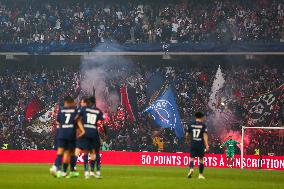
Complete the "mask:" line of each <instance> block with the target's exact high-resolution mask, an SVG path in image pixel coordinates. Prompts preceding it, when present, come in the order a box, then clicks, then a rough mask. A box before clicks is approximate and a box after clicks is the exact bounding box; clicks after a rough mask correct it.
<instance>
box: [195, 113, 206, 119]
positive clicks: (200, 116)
mask: <svg viewBox="0 0 284 189" xmlns="http://www.w3.org/2000/svg"><path fill="white" fill-rule="evenodd" d="M195 117H196V118H203V117H204V113H203V112H196V113H195Z"/></svg>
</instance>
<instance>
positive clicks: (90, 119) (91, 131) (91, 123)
mask: <svg viewBox="0 0 284 189" xmlns="http://www.w3.org/2000/svg"><path fill="white" fill-rule="evenodd" d="M80 119H81V121H82V123H83V125H84V128H85V131H86V132H85V135H84V136H83V137H82V138H80V139H79V140H78V141H77V144H76V147H77V148H76V151H75V154H76V155H77V156H78V155H79V153H80V151H81V150H83V152H84V157H83V159H84V170H85V173H84V175H85V178H89V177H90V176H95V177H96V178H101V175H100V155H99V149H100V136H99V131H98V126H97V122H98V121H99V120H103V119H104V118H103V113H102V111H101V110H100V109H98V108H97V107H96V99H95V98H94V97H90V98H89V99H88V100H87V106H85V107H82V108H81V110H80ZM88 154H90V168H91V172H89V165H88ZM95 164H96V167H97V171H96V174H95V173H94V168H95Z"/></svg>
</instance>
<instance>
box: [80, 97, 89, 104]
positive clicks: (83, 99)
mask: <svg viewBox="0 0 284 189" xmlns="http://www.w3.org/2000/svg"><path fill="white" fill-rule="evenodd" d="M80 101H84V102H86V103H87V102H88V97H86V96H83V97H82V98H81V100H80Z"/></svg>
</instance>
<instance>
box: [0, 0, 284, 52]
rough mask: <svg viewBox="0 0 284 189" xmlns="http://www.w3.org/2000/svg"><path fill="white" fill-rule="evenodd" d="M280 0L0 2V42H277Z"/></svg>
mask: <svg viewBox="0 0 284 189" xmlns="http://www.w3.org/2000/svg"><path fill="white" fill-rule="evenodd" d="M283 20H284V4H283V2H282V1H280V0H275V1H269V0H260V1H258V2H257V3H255V1H253V0H237V1H233V2H232V1H228V0H216V1H196V0H194V1H186V0H185V1H180V2H172V1H169V0H164V1H149V0H144V1H137V0H135V1H128V0H122V1H121V0H120V1H117V0H109V1H91V0H87V1H84V2H83V3H82V2H81V1H76V0H71V1H51V0H48V1H38V0H30V1H28V0H23V1H17V0H12V1H11V0H4V1H1V2H0V43H1V44H32V43H35V44H36V43H39V44H41V43H42V44H51V45H53V44H60V45H63V46H64V45H65V44H72V43H88V44H91V45H92V46H94V47H95V46H96V45H97V44H98V43H103V42H105V41H106V40H107V41H112V40H114V41H117V42H119V43H160V42H162V43H198V42H202V41H204V42H220V43H229V42H232V41H235V42H248V41H250V42H252V41H253V42H279V41H280V40H281V39H283V38H282V37H283V34H282V32H283Z"/></svg>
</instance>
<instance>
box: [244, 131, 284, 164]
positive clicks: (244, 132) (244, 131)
mask: <svg viewBox="0 0 284 189" xmlns="http://www.w3.org/2000/svg"><path fill="white" fill-rule="evenodd" d="M246 129H267V130H281V129H282V130H284V127H246V126H242V139H241V140H242V141H241V169H244V134H245V130H246Z"/></svg>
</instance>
